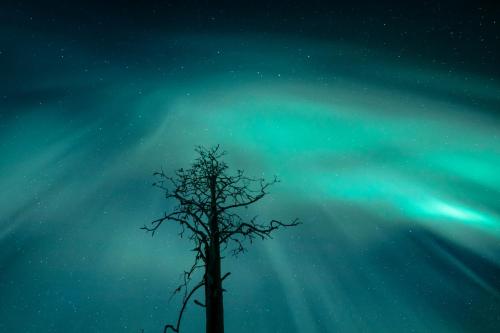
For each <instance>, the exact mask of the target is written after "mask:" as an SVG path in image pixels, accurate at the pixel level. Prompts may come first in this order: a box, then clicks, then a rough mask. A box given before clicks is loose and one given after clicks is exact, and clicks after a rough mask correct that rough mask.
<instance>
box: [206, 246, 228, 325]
mask: <svg viewBox="0 0 500 333" xmlns="http://www.w3.org/2000/svg"><path fill="white" fill-rule="evenodd" d="M217 243H218V242H217ZM218 245H219V244H213V246H211V249H209V256H208V258H207V266H206V284H205V305H206V309H205V311H206V333H224V306H223V299H222V297H223V295H222V281H221V261H220V253H219V246H218Z"/></svg>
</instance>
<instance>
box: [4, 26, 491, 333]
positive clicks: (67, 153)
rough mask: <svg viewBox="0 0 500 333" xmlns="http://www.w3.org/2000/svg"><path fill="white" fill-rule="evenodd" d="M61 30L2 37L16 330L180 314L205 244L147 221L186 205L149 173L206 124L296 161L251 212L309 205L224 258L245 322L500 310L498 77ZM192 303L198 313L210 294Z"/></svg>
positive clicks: (280, 168)
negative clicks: (121, 41) (87, 40)
mask: <svg viewBox="0 0 500 333" xmlns="http://www.w3.org/2000/svg"><path fill="white" fill-rule="evenodd" d="M8 33H18V34H20V35H22V36H25V35H26V36H28V34H27V33H26V32H25V31H21V30H16V29H14V28H12V30H11V31H7V30H6V31H3V32H2V34H8ZM2 38H4V37H2ZM45 39H47V40H51V43H52V44H51V45H54V47H50V48H45V47H39V48H37V47H35V48H36V49H37V52H38V53H37V58H36V60H32V58H31V56H28V55H26V53H24V52H23V51H22V50H23V48H24V47H26V45H24V44H23V43H26V44H27V45H28V44H29V42H27V41H20V42H19V44H18V45H10V44H9V45H8V46H9V48H8V50H9V51H8V52H7V51H3V50H2V53H0V58H2V57H3V58H4V59H5V58H6V57H9V59H17V60H16V61H18V62H19V63H23V64H24V67H23V69H22V70H19V73H18V74H17V76H16V77H17V78H18V79H19V80H23V85H14V86H13V87H10V88H9V87H8V85H7V84H5V83H3V84H2V85H3V86H4V91H5V97H4V104H3V107H2V109H1V110H0V111H1V112H0V114H1V118H0V128H1V130H0V156H2V159H1V160H0V175H1V176H0V188H2V189H3V190H2V191H3V193H4V195H1V196H0V246H1V247H0V249H1V251H0V268H1V269H0V271H1V272H2V273H1V275H2V277H1V278H0V295H2V297H1V299H0V331H2V332H3V331H5V332H37V333H38V332H44V333H45V332H83V331H86V332H139V331H140V329H142V328H144V329H145V332H157V331H159V330H161V328H162V327H163V324H164V323H165V322H167V321H171V320H172V319H173V318H175V315H176V311H177V309H178V306H179V304H178V302H179V299H177V300H176V299H174V300H173V301H171V302H170V303H169V302H168V298H169V293H170V291H171V290H172V289H173V288H174V287H175V286H176V285H177V283H178V281H179V278H180V275H179V274H180V273H181V272H182V270H183V269H184V268H186V267H188V265H189V263H190V258H191V253H190V252H189V251H188V250H189V249H190V247H189V246H190V245H189V244H188V243H187V242H186V241H185V240H181V239H178V237H177V231H178V230H177V229H176V228H175V227H165V228H164V229H162V230H160V231H159V232H158V234H157V235H155V237H154V238H153V239H152V238H151V237H150V236H148V235H147V234H144V233H142V232H141V231H140V230H139V227H140V226H142V225H143V224H144V223H147V222H148V221H150V220H152V219H154V218H156V217H157V216H159V215H161V214H162V212H163V211H164V210H165V209H168V207H167V206H165V202H164V201H163V200H162V199H163V198H162V195H161V193H159V192H158V191H155V190H154V189H153V188H152V187H151V182H152V180H153V179H152V177H151V174H152V172H153V171H155V170H158V169H159V168H164V170H165V171H166V172H168V171H172V170H174V169H176V168H179V167H183V166H186V165H187V164H188V163H190V161H191V160H192V159H193V157H194V151H193V147H194V146H195V145H199V144H202V145H206V146H209V145H212V144H221V145H222V147H223V148H224V149H225V150H226V151H227V152H228V155H227V162H228V163H229V164H230V165H231V166H234V168H235V169H236V168H241V169H245V170H246V171H247V172H248V173H249V174H254V175H261V174H262V175H264V176H266V177H272V175H274V174H276V175H278V176H279V178H280V179H281V181H282V182H281V183H280V184H279V185H277V186H276V187H275V188H274V189H273V191H272V192H271V195H270V196H269V197H268V199H267V200H265V201H263V202H262V204H260V205H256V206H255V207H252V208H251V212H250V213H256V214H258V215H259V216H262V217H269V218H281V219H290V218H294V217H299V218H300V219H301V220H302V221H303V225H302V226H301V227H300V228H297V229H294V230H290V231H288V230H287V231H286V232H282V233H279V234H277V235H276V237H275V239H274V240H271V241H266V242H257V243H255V244H254V245H253V247H251V248H250V250H249V253H248V254H246V255H244V256H242V257H240V258H237V259H234V258H229V257H228V258H227V259H226V260H225V262H224V267H223V270H224V271H226V270H230V271H231V272H232V275H231V277H230V278H229V279H228V282H227V290H228V292H227V294H226V296H225V301H226V305H225V307H226V318H227V319H226V326H227V327H226V330H227V331H228V332H241V333H245V332H255V331H258V332H263V333H265V332H299V331H300V332H311V333H316V332H318V333H320V332H450V333H451V332H495V331H496V329H497V328H498V327H500V292H499V289H500V287H499V286H500V280H499V276H500V200H499V199H500V172H499V167H498V166H499V165H500V137H499V135H500V121H499V118H498V110H499V107H500V84H499V83H498V81H497V80H494V79H491V78H490V77H487V76H485V75H482V74H477V73H474V72H460V71H458V72H451V73H450V72H449V71H446V70H445V68H444V67H439V66H434V67H432V66H430V65H427V64H425V63H423V62H422V61H420V60H418V59H404V60H398V61H396V60H395V59H394V58H392V57H391V56H390V53H388V52H384V51H382V50H376V49H367V48H366V47H363V46H359V45H356V44H355V43H348V42H341V41H328V40H322V39H317V40H313V39H300V38H292V37H287V36H283V35H278V34H277V35H275V36H262V35H258V34H245V35H239V34H233V33H213V32H212V33H206V34H195V33H192V34H189V33H182V34H181V33H177V34H158V35H154V36H153V37H151V36H150V39H148V40H147V41H145V42H144V43H143V44H142V45H140V47H138V48H139V49H137V48H135V47H133V48H131V47H128V46H124V47H123V51H126V52H130V54H119V55H116V53H115V56H109V57H108V56H107V55H105V54H104V55H100V54H99V55H97V54H94V53H93V51H92V49H91V48H88V47H87V46H85V45H84V43H83V44H81V45H80V44H72V43H71V41H69V40H67V38H65V37H63V36H60V35H59V36H58V35H54V34H52V35H50V34H48V35H46V36H45ZM29 45H31V44H29ZM64 45H69V46H64ZM61 49H70V50H71V54H72V56H71V57H70V59H65V58H64V57H62V58H61V52H64V51H61ZM134 52H135V53H134ZM117 53H119V52H117ZM58 57H59V58H58ZM143 57H144V59H147V60H141V59H143ZM28 58H29V59H31V61H30V62H28V61H27V59H28ZM35 73H36V75H35ZM464 78H466V79H464ZM464 96H465V97H464ZM185 318H189V320H187V321H186V322H185V324H184V329H185V332H197V331H199V329H200V328H201V327H202V325H203V318H204V314H203V312H202V311H200V310H199V309H197V308H196V307H190V308H189V310H188V312H187V313H186V315H185ZM68 322H71V325H70V326H69V327H68ZM301 329H304V330H301Z"/></svg>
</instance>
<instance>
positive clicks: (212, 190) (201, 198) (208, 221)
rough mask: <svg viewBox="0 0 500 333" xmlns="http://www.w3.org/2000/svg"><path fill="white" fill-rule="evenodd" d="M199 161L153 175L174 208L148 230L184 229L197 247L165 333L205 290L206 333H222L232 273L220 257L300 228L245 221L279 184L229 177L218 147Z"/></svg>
mask: <svg viewBox="0 0 500 333" xmlns="http://www.w3.org/2000/svg"><path fill="white" fill-rule="evenodd" d="M195 151H196V152H197V153H198V157H197V158H196V159H195V161H194V163H193V164H192V165H191V167H190V168H189V169H179V170H177V171H176V172H175V174H174V176H172V177H171V176H167V175H166V174H165V173H164V172H163V171H161V172H155V173H154V175H155V176H156V177H158V181H157V182H155V183H154V184H153V185H154V186H155V187H158V188H160V189H161V190H162V191H164V192H165V196H166V198H167V199H169V200H173V201H174V202H175V203H176V205H175V206H174V208H173V210H172V212H170V213H165V214H164V215H163V216H162V217H161V218H159V219H157V220H154V221H152V222H151V225H150V226H146V225H145V226H144V227H142V228H141V229H144V230H145V231H147V232H150V233H151V234H152V235H154V234H155V232H156V231H157V230H158V228H159V227H160V226H161V225H162V224H163V223H164V222H166V221H172V222H176V223H178V224H179V225H180V227H181V231H180V236H181V237H187V238H188V239H189V240H190V241H192V242H193V243H194V246H195V247H194V249H193V251H194V252H195V258H194V262H193V264H192V266H191V267H190V268H189V269H188V270H186V271H184V274H183V282H182V284H181V285H179V286H178V287H177V288H176V289H175V291H174V294H176V293H183V299H182V306H181V309H180V311H179V316H178V319H177V322H176V324H175V325H171V324H169V325H165V328H164V332H167V331H168V330H169V329H171V330H172V331H174V332H179V329H180V325H181V320H182V315H183V314H184V310H185V309H186V305H187V304H188V301H189V300H190V299H191V297H192V296H193V294H194V293H195V292H196V291H197V290H198V289H200V288H201V287H204V289H205V303H204V304H203V303H201V302H200V301H198V300H195V301H194V303H195V304H197V305H199V306H201V307H203V308H204V309H205V314H206V333H223V332H224V308H223V291H224V289H223V288H222V283H223V281H224V279H226V278H227V277H228V276H229V274H230V273H229V272H228V273H225V274H224V275H222V274H221V258H222V257H221V251H224V250H226V249H228V248H230V249H231V251H232V254H233V255H238V254H239V253H243V252H244V251H245V250H246V247H245V243H246V242H249V243H252V242H253V240H255V239H256V238H260V239H265V238H271V234H272V232H273V231H275V230H277V229H279V228H282V227H292V226H297V225H298V224H299V222H298V220H294V221H292V222H290V223H282V222H280V221H278V220H271V221H270V222H268V223H264V224H261V223H258V222H257V217H253V218H250V219H248V220H247V219H245V218H244V217H243V216H242V215H243V214H241V213H239V212H241V209H242V208H247V207H248V206H249V205H251V204H254V203H256V202H258V201H259V200H261V199H262V198H264V197H265V196H266V195H267V194H268V192H267V191H268V189H269V187H271V186H272V185H274V184H276V183H277V182H278V179H277V178H276V177H275V178H274V179H273V180H272V181H266V180H265V179H263V178H251V177H247V176H246V175H245V174H244V172H243V171H242V170H237V171H236V173H233V174H229V172H228V166H227V164H226V163H225V162H223V161H222V160H221V159H222V157H223V156H224V155H225V152H223V151H222V150H221V149H220V147H219V146H215V147H212V148H208V149H207V148H203V147H197V148H196V149H195ZM200 269H201V270H203V277H202V278H201V281H199V282H197V283H196V284H194V285H193V284H192V279H193V277H194V275H195V274H194V273H195V272H196V271H198V270H200Z"/></svg>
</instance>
